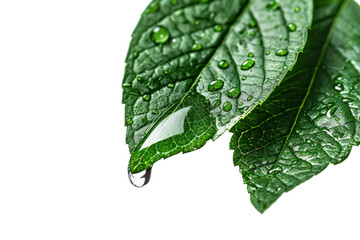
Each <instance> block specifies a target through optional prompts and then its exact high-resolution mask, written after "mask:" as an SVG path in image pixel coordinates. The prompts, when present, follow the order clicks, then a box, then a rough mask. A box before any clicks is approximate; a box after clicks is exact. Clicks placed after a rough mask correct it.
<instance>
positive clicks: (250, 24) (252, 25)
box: [249, 20, 257, 28]
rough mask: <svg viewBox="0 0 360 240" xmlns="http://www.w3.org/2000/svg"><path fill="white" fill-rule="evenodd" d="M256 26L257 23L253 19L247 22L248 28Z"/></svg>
mask: <svg viewBox="0 0 360 240" xmlns="http://www.w3.org/2000/svg"><path fill="white" fill-rule="evenodd" d="M256 26H257V23H256V22H255V21H254V20H252V21H251V22H250V23H249V27H250V28H256Z"/></svg>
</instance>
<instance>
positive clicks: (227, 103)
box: [223, 102, 232, 112]
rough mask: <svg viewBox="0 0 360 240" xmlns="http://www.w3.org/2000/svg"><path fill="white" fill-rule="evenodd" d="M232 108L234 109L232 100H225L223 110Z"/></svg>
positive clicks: (226, 110)
mask: <svg viewBox="0 0 360 240" xmlns="http://www.w3.org/2000/svg"><path fill="white" fill-rule="evenodd" d="M231 109H232V105H231V103H230V102H225V103H224V105H223V110H224V111H225V112H230V111H231Z"/></svg>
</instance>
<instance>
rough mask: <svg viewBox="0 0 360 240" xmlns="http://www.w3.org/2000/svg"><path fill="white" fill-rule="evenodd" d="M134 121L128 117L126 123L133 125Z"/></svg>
mask: <svg viewBox="0 0 360 240" xmlns="http://www.w3.org/2000/svg"><path fill="white" fill-rule="evenodd" d="M133 122H134V120H132V119H131V118H128V119H126V125H131V124H132V123H133Z"/></svg>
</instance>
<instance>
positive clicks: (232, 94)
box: [227, 87, 240, 98]
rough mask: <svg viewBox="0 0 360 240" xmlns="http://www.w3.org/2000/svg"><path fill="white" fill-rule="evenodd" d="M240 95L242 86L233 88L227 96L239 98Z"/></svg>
mask: <svg viewBox="0 0 360 240" xmlns="http://www.w3.org/2000/svg"><path fill="white" fill-rule="evenodd" d="M239 95H240V88H237V87H236V88H232V89H230V90H229V92H228V93H227V96H228V97H230V98H237V97H238V96H239Z"/></svg>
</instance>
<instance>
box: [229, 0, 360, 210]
mask: <svg viewBox="0 0 360 240" xmlns="http://www.w3.org/2000/svg"><path fill="white" fill-rule="evenodd" d="M359 24H360V9H359V6H358V5H357V4H356V3H355V2H353V1H347V0H346V1H334V0H323V1H315V12H314V23H313V27H312V30H311V31H310V34H309V39H308V43H307V46H306V48H305V50H304V53H303V54H301V55H300V57H299V60H298V63H297V64H296V66H295V68H294V69H293V71H292V72H289V73H288V75H287V77H286V78H285V79H284V80H283V82H282V83H281V85H280V86H279V87H277V88H276V89H275V91H274V92H273V93H272V94H271V96H270V97H269V98H268V99H267V100H266V101H265V103H264V104H263V105H261V106H258V107H256V108H255V109H254V110H253V112H252V113H251V114H249V115H248V116H247V118H245V119H243V120H241V121H240V122H239V123H238V124H237V125H236V126H235V127H234V128H233V129H232V130H231V131H232V132H233V133H234V135H233V138H232V140H231V144H230V145H231V146H230V147H231V149H234V150H235V152H234V164H235V165H238V166H239V167H240V171H241V173H242V175H243V178H244V182H245V183H246V184H247V185H248V191H249V193H250V194H251V201H252V203H253V205H254V206H255V207H256V209H257V210H258V211H260V212H264V211H265V210H266V209H267V208H268V207H269V206H270V205H271V204H272V203H274V202H275V201H276V200H277V199H278V198H279V197H280V196H281V194H282V193H284V192H287V191H290V190H291V189H293V188H294V187H296V186H297V185H299V184H301V183H303V182H304V181H306V180H308V179H309V178H311V177H312V176H314V175H316V174H318V173H320V172H321V171H323V170H324V169H325V168H326V167H327V166H328V165H329V164H330V163H333V164H338V163H340V162H342V161H343V160H344V159H346V157H347V156H348V155H349V153H350V150H351V148H352V146H355V145H359V143H360V109H359V106H360V49H359V43H360V28H359Z"/></svg>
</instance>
